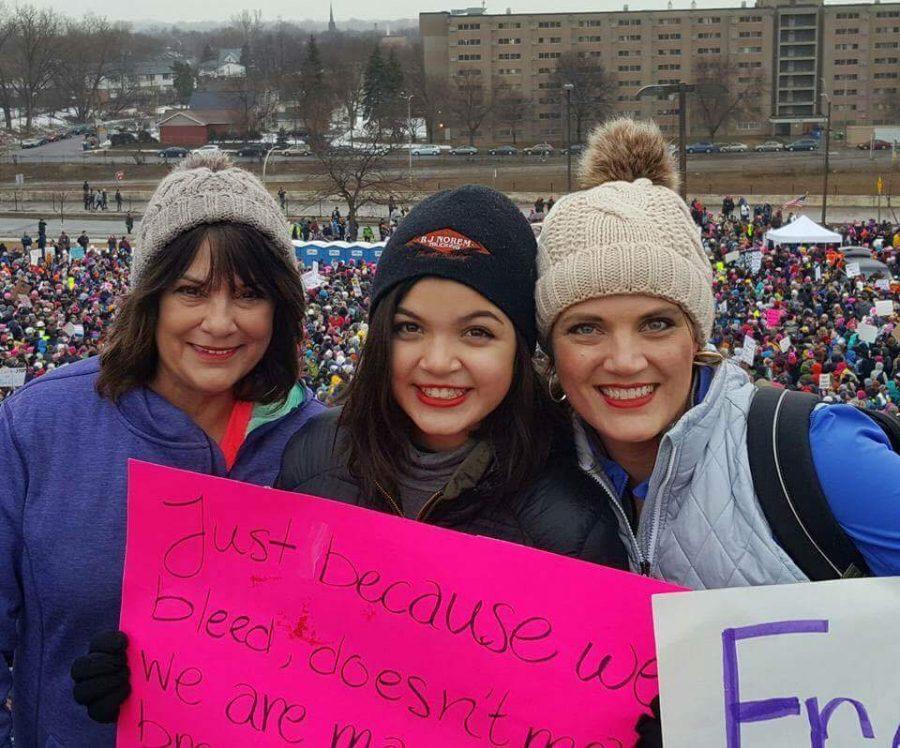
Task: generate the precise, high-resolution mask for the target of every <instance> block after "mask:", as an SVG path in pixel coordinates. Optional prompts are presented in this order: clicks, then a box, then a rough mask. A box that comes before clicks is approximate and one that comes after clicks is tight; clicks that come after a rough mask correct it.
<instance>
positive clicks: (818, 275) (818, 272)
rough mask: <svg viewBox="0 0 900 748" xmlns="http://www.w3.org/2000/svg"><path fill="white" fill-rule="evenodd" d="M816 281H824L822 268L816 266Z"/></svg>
mask: <svg viewBox="0 0 900 748" xmlns="http://www.w3.org/2000/svg"><path fill="white" fill-rule="evenodd" d="M816 280H817V281H818V280H822V268H821V267H820V266H818V265H816Z"/></svg>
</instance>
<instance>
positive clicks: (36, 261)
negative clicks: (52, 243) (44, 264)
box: [28, 249, 41, 265]
mask: <svg viewBox="0 0 900 748" xmlns="http://www.w3.org/2000/svg"><path fill="white" fill-rule="evenodd" d="M28 257H29V259H30V260H31V264H32V265H40V264H41V250H39V249H32V250H29V252H28Z"/></svg>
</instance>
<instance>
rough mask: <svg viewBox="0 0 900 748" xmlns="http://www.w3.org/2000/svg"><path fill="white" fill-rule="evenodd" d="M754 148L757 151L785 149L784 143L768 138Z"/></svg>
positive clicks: (765, 151) (767, 151)
mask: <svg viewBox="0 0 900 748" xmlns="http://www.w3.org/2000/svg"><path fill="white" fill-rule="evenodd" d="M753 150H754V151H756V152H757V153H775V152H777V151H783V150H784V145H783V144H782V143H780V142H779V141H777V140H767V141H766V142H765V143H760V144H759V145H758V146H756V147H755V148H754V149H753Z"/></svg>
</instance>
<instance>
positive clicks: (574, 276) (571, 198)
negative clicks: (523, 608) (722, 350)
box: [536, 120, 900, 589]
mask: <svg viewBox="0 0 900 748" xmlns="http://www.w3.org/2000/svg"><path fill="white" fill-rule="evenodd" d="M582 180H583V184H584V186H585V187H586V189H584V190H583V191H580V192H575V193H573V194H570V195H567V196H566V197H564V198H562V199H561V200H560V202H559V203H558V204H557V206H556V208H555V209H554V211H553V212H552V213H551V214H550V215H549V216H548V218H547V220H546V221H545V222H544V226H543V230H542V232H541V236H540V239H539V250H538V266H539V278H538V283H537V291H536V295H537V310H538V325H539V329H540V333H541V336H542V339H543V340H544V341H545V343H546V349H547V351H548V354H549V355H550V359H551V363H552V368H551V371H550V375H549V386H550V389H551V392H552V393H553V395H554V397H555V398H556V399H557V400H561V399H563V398H566V399H567V401H568V403H569V405H570V406H571V408H572V410H573V416H574V418H573V424H574V430H575V442H576V445H577V453H578V459H579V462H580V464H581V467H582V470H583V471H584V472H586V473H588V474H590V475H591V476H592V477H593V478H594V479H595V481H596V490H597V498H598V500H605V501H607V502H608V503H609V504H610V505H611V506H612V507H613V508H614V510H615V512H616V514H617V516H618V518H619V525H620V534H621V536H622V538H623V539H624V540H625V542H626V545H627V547H628V550H629V558H630V564H631V568H632V569H633V570H634V571H639V572H641V573H644V574H649V575H652V576H654V577H657V578H661V579H665V580H668V581H671V582H675V583H679V584H683V585H685V586H687V587H691V588H695V589H699V588H716V587H730V586H740V585H755V584H777V583H783V582H798V581H803V580H806V579H808V576H807V575H806V574H804V573H803V572H802V571H801V569H800V568H799V566H798V565H797V563H796V562H795V560H794V559H793V558H791V557H790V556H789V555H788V554H787V553H786V552H785V550H783V549H782V547H781V546H780V545H779V543H778V542H777V541H776V539H775V537H774V533H775V532H777V531H778V530H779V529H780V528H773V527H771V526H770V525H769V523H768V521H767V520H766V518H765V515H764V514H763V512H762V510H761V508H760V504H759V501H758V498H757V496H756V494H755V489H754V486H755V483H754V481H756V482H757V483H758V482H759V481H768V480H771V479H772V476H771V475H765V476H760V475H756V476H754V475H753V474H752V473H751V470H750V465H749V457H748V449H747V447H746V444H745V439H746V432H747V418H748V412H749V408H750V404H751V401H752V400H753V399H754V393H755V392H756V391H757V390H756V388H755V387H754V386H753V384H752V383H751V382H750V380H749V378H748V377H747V374H746V373H745V372H744V371H742V370H741V369H740V368H739V367H738V366H736V365H735V364H734V363H732V362H730V361H722V360H721V359H722V357H721V355H720V354H718V353H717V352H715V351H710V350H708V349H707V347H706V346H707V341H708V340H709V338H710V335H711V333H712V330H713V313H714V312H713V310H714V297H713V291H712V277H711V272H710V265H709V261H708V258H707V257H706V255H705V253H704V251H703V247H702V245H701V243H700V238H699V235H698V233H697V230H696V226H695V225H694V223H693V221H692V219H691V212H690V211H689V210H688V208H687V206H686V205H685V204H684V203H683V202H682V201H681V199H680V198H679V197H678V196H677V194H676V193H675V192H674V188H675V187H676V176H675V174H674V170H673V166H672V164H671V161H670V159H669V158H668V156H667V154H666V143H665V140H664V139H663V137H662V135H661V134H660V132H659V130H658V129H657V128H656V127H655V125H651V124H638V123H635V122H632V121H630V120H617V121H614V122H613V123H610V124H608V125H606V126H604V127H602V128H598V130H597V131H596V132H595V134H594V135H593V136H592V139H591V145H590V148H589V151H588V153H587V155H586V157H585V160H584V161H583V163H582ZM594 185H596V186H594ZM808 431H809V435H808V438H809V442H810V447H811V451H812V458H813V461H814V470H815V473H816V475H815V476H812V477H813V478H817V479H818V481H819V483H820V484H821V487H822V490H823V492H824V494H825V497H826V498H827V501H828V505H829V507H830V509H831V511H832V512H833V514H834V516H835V519H836V521H837V523H839V525H840V528H842V531H843V532H844V533H846V535H847V536H848V537H849V539H850V540H851V541H852V543H853V545H854V546H855V547H856V549H858V551H859V553H860V554H861V556H862V558H863V559H864V560H865V562H866V563H867V564H868V567H869V569H870V571H871V572H872V573H873V574H876V575H889V574H897V573H900V511H898V510H900V456H898V455H897V454H895V453H894V452H893V450H892V449H891V445H890V442H889V441H888V439H887V436H886V435H885V433H883V432H882V431H881V430H880V429H879V428H878V427H877V426H876V425H875V424H874V422H873V421H872V420H870V419H869V417H868V416H866V415H865V414H863V413H862V412H860V411H858V410H856V409H854V408H851V407H848V406H845V405H836V406H833V407H820V408H818V409H816V410H815V411H814V412H813V413H812V416H811V418H810V420H809V429H808ZM800 436H803V435H798V438H800ZM791 468H792V469H799V466H798V465H793V466H791Z"/></svg>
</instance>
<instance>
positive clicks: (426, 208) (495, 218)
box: [369, 185, 537, 351]
mask: <svg viewBox="0 0 900 748" xmlns="http://www.w3.org/2000/svg"><path fill="white" fill-rule="evenodd" d="M536 256H537V243H536V242H535V239H534V231H532V229H531V226H530V224H529V223H528V221H527V220H526V219H525V216H524V215H522V211H520V210H519V208H518V207H516V205H515V203H513V202H512V200H510V199H509V198H508V197H506V195H502V194H500V193H499V192H497V191H496V190H492V189H490V188H488V187H479V186H477V185H466V186H464V187H459V188H457V189H455V190H445V191H443V192H438V193H437V194H435V195H431V196H430V197H427V198H426V199H425V200H423V201H422V202H421V203H419V204H418V205H417V206H416V207H415V208H413V209H412V210H411V211H410V212H409V214H408V215H407V216H406V217H405V218H404V219H403V220H402V221H401V222H400V225H399V226H398V227H397V230H396V231H395V232H394V233H393V234H392V235H391V238H390V239H389V240H388V243H387V246H386V247H385V248H384V252H383V253H382V255H381V259H379V261H378V267H377V269H376V271H375V282H374V284H373V289H372V305H371V308H370V310H369V314H370V315H371V314H374V312H375V309H376V307H377V306H378V303H379V302H380V301H381V300H382V299H383V298H384V296H385V294H387V292H388V291H390V290H391V289H392V288H393V287H394V286H396V285H397V284H398V283H402V282H403V281H406V280H410V279H411V278H423V277H426V276H434V277H437V278H446V279H448V280H454V281H457V282H459V283H462V284H463V285H466V286H469V287H470V288H472V289H474V290H476V291H478V293H480V294H481V295H482V296H484V297H485V298H486V299H488V300H489V301H490V302H491V303H492V304H494V305H496V306H497V307H499V308H500V309H501V310H502V311H503V313H504V314H506V316H507V317H509V319H510V321H512V323H513V325H514V326H515V328H516V330H518V331H519V333H520V334H521V335H522V337H523V338H525V342H526V344H527V345H528V350H529V351H532V350H534V347H535V344H536V342H537V326H536V324H535V308H534V285H535V282H536V281H537V268H536Z"/></svg>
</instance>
